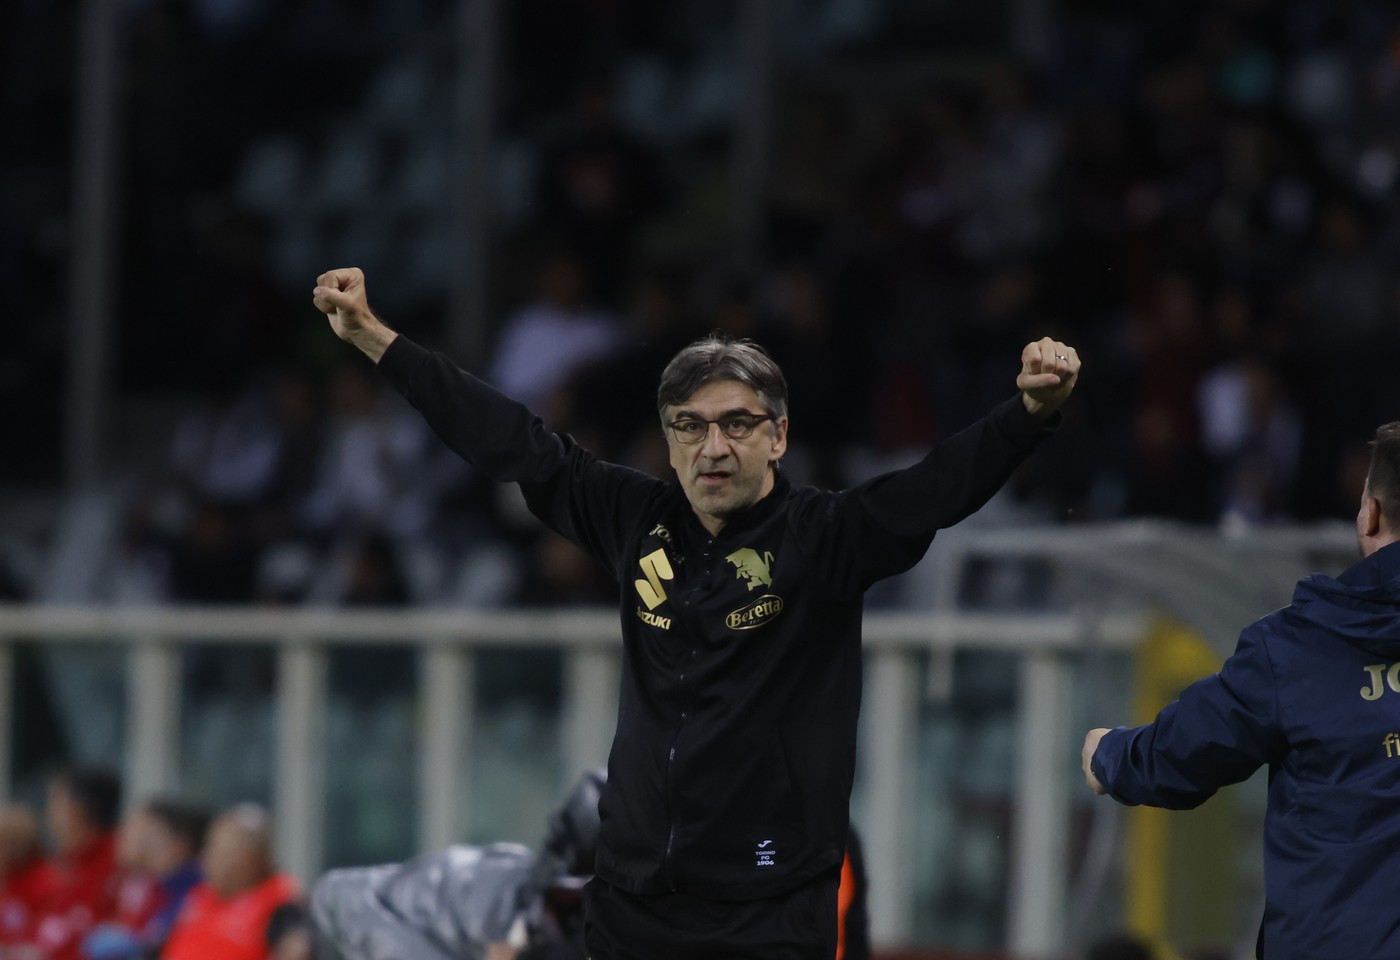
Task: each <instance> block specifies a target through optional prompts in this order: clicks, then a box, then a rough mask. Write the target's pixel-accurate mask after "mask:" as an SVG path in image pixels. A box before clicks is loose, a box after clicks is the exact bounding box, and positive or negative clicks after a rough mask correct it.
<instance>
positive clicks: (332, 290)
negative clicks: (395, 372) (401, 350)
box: [311, 267, 398, 363]
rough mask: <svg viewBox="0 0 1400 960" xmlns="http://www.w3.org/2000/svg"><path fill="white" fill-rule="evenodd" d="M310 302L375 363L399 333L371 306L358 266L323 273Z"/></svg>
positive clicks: (333, 326) (337, 333)
mask: <svg viewBox="0 0 1400 960" xmlns="http://www.w3.org/2000/svg"><path fill="white" fill-rule="evenodd" d="M311 302H312V303H314V304H315V305H316V309H317V310H320V311H321V312H322V313H324V314H325V315H326V318H327V319H328V320H329V321H330V324H331V329H332V330H334V331H335V335H336V336H337V337H339V338H340V339H342V340H344V341H345V342H346V343H350V344H354V345H355V346H356V347H359V348H360V350H361V351H362V352H363V353H364V354H365V356H367V357H369V358H370V359H371V360H373V361H374V362H375V363H378V362H379V358H380V357H382V356H384V351H385V350H387V349H389V344H391V343H393V342H394V338H395V337H397V336H398V334H396V333H395V332H394V331H392V330H390V329H389V328H388V327H387V326H385V325H384V323H383V321H381V320H380V319H379V318H378V317H376V316H375V315H374V311H373V310H371V309H370V308H369V298H368V296H367V295H366V293H365V274H364V271H363V270H361V269H360V268H359V267H338V268H336V269H335V270H327V271H326V272H325V273H323V274H321V275H320V276H319V277H317V278H316V289H315V290H313V291H311Z"/></svg>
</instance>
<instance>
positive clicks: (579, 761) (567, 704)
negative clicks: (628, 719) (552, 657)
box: [561, 646, 621, 790]
mask: <svg viewBox="0 0 1400 960" xmlns="http://www.w3.org/2000/svg"><path fill="white" fill-rule="evenodd" d="M617 657H618V654H617V651H616V650H614V649H611V648H609V647H597V646H590V647H584V648H582V649H577V650H573V651H571V652H569V653H568V655H567V660H566V663H565V667H564V670H565V673H564V710H563V712H562V714H561V720H562V722H563V726H564V729H563V731H562V733H563V736H562V737H561V742H562V743H563V745H564V780H565V783H564V784H563V788H564V789H565V790H567V789H568V788H569V787H570V786H571V785H572V784H573V781H574V778H575V777H577V776H578V775H579V774H580V773H582V772H583V771H584V770H587V769H591V768H593V767H601V766H604V765H605V764H606V763H607V762H608V750H609V749H610V748H611V746H612V735H613V730H614V727H615V726H616V723H617V688H618V683H619V682H620V679H619V678H620V673H621V671H620V669H619V667H620V665H619V663H618V659H617Z"/></svg>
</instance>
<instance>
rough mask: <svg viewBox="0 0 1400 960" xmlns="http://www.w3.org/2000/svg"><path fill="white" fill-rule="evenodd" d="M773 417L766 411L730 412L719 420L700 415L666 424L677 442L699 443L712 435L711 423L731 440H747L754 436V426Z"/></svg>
mask: <svg viewBox="0 0 1400 960" xmlns="http://www.w3.org/2000/svg"><path fill="white" fill-rule="evenodd" d="M772 419H773V417H772V416H770V415H769V414H766V413H728V414H725V415H724V416H722V417H720V418H719V419H718V420H701V419H700V418H699V417H682V418H681V419H679V420H672V421H671V422H670V423H668V424H666V426H668V427H670V428H671V432H672V433H673V434H675V436H676V442H677V443H699V442H700V441H702V440H704V439H705V438H706V437H707V436H709V435H710V424H712V423H713V424H717V425H718V426H719V432H720V433H722V434H724V435H725V436H726V437H728V438H729V439H730V440H747V439H748V438H749V437H751V436H753V429H754V427H756V426H758V425H759V424H760V423H762V422H763V421H765V420H772Z"/></svg>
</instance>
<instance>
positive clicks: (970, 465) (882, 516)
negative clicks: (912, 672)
mask: <svg viewBox="0 0 1400 960" xmlns="http://www.w3.org/2000/svg"><path fill="white" fill-rule="evenodd" d="M1079 370H1080V361H1079V353H1078V351H1076V350H1075V349H1074V348H1073V347H1071V346H1069V345H1068V344H1065V343H1063V342H1061V341H1059V340H1052V339H1051V338H1049V337H1044V338H1042V339H1040V340H1037V341H1035V342H1034V343H1028V344H1026V346H1025V347H1024V349H1022V351H1021V369H1020V372H1019V373H1018V374H1017V376H1016V386H1017V388H1018V390H1019V391H1020V392H1019V394H1017V395H1016V396H1015V397H1011V398H1009V399H1007V400H1006V401H1005V402H1004V403H1000V404H998V405H997V406H996V407H994V408H993V409H992V410H991V412H990V413H988V414H987V416H985V417H983V418H982V419H980V420H978V421H977V422H976V423H973V424H971V425H970V426H968V427H966V428H965V429H963V430H960V431H959V432H957V433H955V434H953V435H952V436H951V437H949V438H948V439H947V440H944V441H943V442H942V443H940V444H938V445H937V446H936V447H934V448H933V449H932V450H931V451H929V453H928V455H927V456H925V457H924V458H923V459H922V460H920V461H919V462H918V463H916V464H914V465H913V466H911V467H908V468H906V469H904V470H896V471H894V472H892V473H887V474H885V475H883V476H880V477H876V478H874V479H873V480H869V481H866V482H865V483H861V484H858V485H857V486H855V487H852V488H851V489H850V490H847V491H845V492H844V493H842V494H840V495H839V497H838V498H837V501H836V503H835V504H834V506H833V515H832V516H831V517H830V518H829V521H830V522H829V524H828V526H827V533H828V535H829V536H831V537H833V538H834V540H835V541H836V542H837V543H838V544H839V548H838V549H835V550H833V551H831V552H830V553H829V555H830V556H832V557H833V563H834V565H835V566H834V569H832V570H831V571H830V574H831V577H830V581H831V583H832V584H833V586H834V587H835V588H836V589H837V590H839V591H842V592H847V591H849V590H852V589H855V590H862V589H865V588H866V587H868V586H869V585H870V584H871V583H873V582H874V581H876V580H878V579H880V578H882V577H888V576H892V575H894V574H897V573H901V572H903V571H904V570H907V569H908V568H909V567H911V566H913V565H914V564H915V563H917V562H918V561H919V559H920V558H921V557H922V556H923V555H924V553H925V551H927V550H928V547H929V543H930V542H931V541H932V539H933V536H934V534H935V533H936V532H937V531H938V530H941V529H943V528H945V527H950V526H952V525H953V524H955V523H957V522H958V521H960V520H962V519H964V518H965V517H967V516H970V515H971V514H973V513H975V512H977V511H978V510H979V509H981V507H982V506H983V505H984V504H985V503H986V502H987V501H988V500H990V499H991V498H992V497H993V496H994V495H995V494H996V492H997V491H998V490H1000V489H1001V488H1002V486H1003V485H1005V483H1006V481H1007V480H1008V479H1010V477H1011V474H1012V473H1013V472H1014V471H1015V469H1016V467H1018V466H1019V465H1020V464H1021V463H1022V461H1024V460H1025V459H1026V457H1027V456H1029V455H1030V453H1031V451H1032V450H1033V449H1034V448H1035V446H1036V444H1037V443H1039V442H1040V440H1041V439H1042V438H1043V437H1045V436H1046V435H1048V434H1049V433H1051V432H1052V431H1053V430H1054V428H1055V427H1056V425H1057V423H1058V419H1059V417H1058V413H1059V410H1060V408H1061V407H1062V406H1063V405H1064V403H1065V401H1066V400H1068V399H1069V396H1070V394H1071V393H1073V391H1074V387H1075V384H1077V383H1078V381H1079Z"/></svg>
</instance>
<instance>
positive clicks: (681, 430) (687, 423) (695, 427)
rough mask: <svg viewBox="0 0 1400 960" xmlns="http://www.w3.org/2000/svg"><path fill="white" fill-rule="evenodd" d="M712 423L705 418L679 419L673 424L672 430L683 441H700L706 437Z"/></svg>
mask: <svg viewBox="0 0 1400 960" xmlns="http://www.w3.org/2000/svg"><path fill="white" fill-rule="evenodd" d="M709 428H710V425H709V424H708V423H706V422H705V421H703V420H677V421H675V422H674V423H672V424H671V432H672V433H674V434H675V435H676V439H677V440H679V441H680V442H681V443H699V442H700V441H701V440H704V439H705V432H706V431H707V430H708V429H709Z"/></svg>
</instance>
